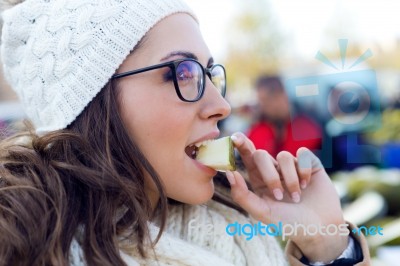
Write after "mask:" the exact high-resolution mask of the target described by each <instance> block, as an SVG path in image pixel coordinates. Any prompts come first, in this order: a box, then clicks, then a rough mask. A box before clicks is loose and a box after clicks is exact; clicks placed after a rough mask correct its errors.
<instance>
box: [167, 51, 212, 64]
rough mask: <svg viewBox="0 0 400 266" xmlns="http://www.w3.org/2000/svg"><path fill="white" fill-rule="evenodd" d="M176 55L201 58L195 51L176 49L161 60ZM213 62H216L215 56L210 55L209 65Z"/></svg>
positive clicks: (195, 58)
mask: <svg viewBox="0 0 400 266" xmlns="http://www.w3.org/2000/svg"><path fill="white" fill-rule="evenodd" d="M174 56H182V57H184V58H191V59H194V60H197V61H199V58H198V57H197V56H196V55H195V54H194V53H192V52H188V51H174V52H171V53H169V54H168V55H167V56H165V57H163V58H162V59H161V61H164V60H167V59H169V58H171V57H174ZM212 64H214V58H212V57H210V58H209V59H208V62H207V66H209V65H212Z"/></svg>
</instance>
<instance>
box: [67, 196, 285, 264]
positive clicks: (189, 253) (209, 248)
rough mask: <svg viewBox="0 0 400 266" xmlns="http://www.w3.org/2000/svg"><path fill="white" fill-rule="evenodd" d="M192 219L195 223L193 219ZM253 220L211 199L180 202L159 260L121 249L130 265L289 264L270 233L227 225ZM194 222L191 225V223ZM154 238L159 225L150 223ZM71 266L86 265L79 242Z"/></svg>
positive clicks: (162, 242)
mask: <svg viewBox="0 0 400 266" xmlns="http://www.w3.org/2000/svg"><path fill="white" fill-rule="evenodd" d="M191 221H192V222H191ZM236 221H237V222H238V223H240V224H246V223H251V220H250V219H249V218H247V217H246V216H244V215H243V214H241V213H239V212H238V211H236V210H234V209H232V208H230V207H227V206H225V205H223V204H220V203H218V202H215V201H209V202H208V203H207V204H206V205H194V206H193V205H187V204H182V205H177V206H172V207H171V208H170V210H169V215H168V218H167V225H166V229H165V231H164V232H163V234H162V236H161V238H160V240H159V242H158V243H157V245H156V246H155V252H156V256H157V260H155V259H154V257H152V252H148V255H149V258H148V259H147V260H143V259H142V258H141V257H140V256H139V255H138V253H136V252H131V253H129V254H128V252H126V251H125V252H123V251H121V256H122V258H123V259H124V261H125V262H126V263H127V265H129V266H133V265H134V266H136V265H149V266H156V265H157V266H165V265H178V266H183V265H185V266H188V265H190V266H197V265H198V266H205V265H207V266H242V265H248V266H262V265H272V266H281V265H287V262H286V259H285V258H284V255H283V251H282V249H281V247H280V246H279V244H278V242H277V241H276V239H274V238H273V237H271V236H267V235H266V236H255V237H253V238H252V239H251V240H248V241H247V240H246V237H245V236H238V235H235V236H230V235H228V234H227V233H226V231H225V228H226V226H227V225H228V224H229V223H234V222H236ZM190 225H191V226H190ZM149 228H150V235H151V238H152V239H155V237H156V236H157V234H158V231H159V228H158V227H157V226H156V225H155V224H153V223H149ZM71 265H74V266H75V265H76V266H77V265H85V263H84V261H83V254H82V250H81V248H80V246H79V244H78V243H77V242H76V241H75V240H74V242H73V243H72V245H71Z"/></svg>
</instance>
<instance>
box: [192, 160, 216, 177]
mask: <svg viewBox="0 0 400 266" xmlns="http://www.w3.org/2000/svg"><path fill="white" fill-rule="evenodd" d="M188 157H189V156H188ZM189 158H190V157H189ZM190 159H191V160H192V161H193V163H194V164H195V165H196V166H197V167H198V168H199V169H200V170H202V171H203V172H206V173H207V174H209V175H212V176H215V175H216V174H217V171H216V170H215V169H213V168H210V167H208V166H205V165H204V164H201V163H199V162H198V161H196V160H194V159H192V158H190Z"/></svg>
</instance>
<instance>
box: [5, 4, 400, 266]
mask: <svg viewBox="0 0 400 266" xmlns="http://www.w3.org/2000/svg"><path fill="white" fill-rule="evenodd" d="M187 2H188V3H189V5H190V6H192V8H193V9H194V10H195V12H196V13H197V14H198V18H199V21H200V27H201V30H202V32H203V35H204V38H205V40H206V42H207V44H208V45H209V48H210V50H211V52H212V54H213V56H214V58H215V61H216V62H218V63H222V64H224V65H225V66H226V70H227V75H228V93H227V99H228V101H229V102H230V104H231V106H232V115H231V116H230V117H229V118H228V119H226V120H224V121H222V122H221V125H220V126H221V129H222V131H223V134H224V135H228V134H231V133H233V132H235V131H242V132H244V133H246V134H247V135H248V136H249V137H250V138H251V139H252V140H253V142H254V143H255V145H256V146H257V148H260V149H265V150H267V151H268V152H270V153H271V154H273V155H276V154H277V153H278V152H279V151H281V150H288V151H290V152H292V153H295V151H296V150H297V148H298V147H301V146H306V147H308V148H310V149H312V150H313V151H314V152H315V153H316V154H317V155H318V156H319V158H320V159H321V160H322V162H323V163H324V166H325V167H326V169H327V171H328V173H329V175H330V176H331V178H332V180H333V181H334V183H335V186H336V187H337V190H338V192H339V195H340V197H341V201H342V204H343V208H344V211H345V217H346V219H347V220H348V221H351V222H353V223H356V224H357V225H359V226H363V225H365V226H378V225H379V226H381V227H383V233H384V235H383V236H381V235H375V236H374V235H368V236H367V239H368V242H369V246H370V249H371V253H372V254H373V257H374V261H373V265H398V262H397V261H398V260H399V259H400V109H399V108H400V27H399V25H400V17H399V16H398V11H399V10H400V1H396V0H379V1H378V0H369V1H362V0H324V1H320V0H301V1H292V0H247V1H239V0H229V1H228V0H218V1H215V0H213V1H212V0H202V1H195V0H187ZM23 118H24V112H23V109H22V108H21V106H20V105H19V103H18V101H17V98H16V96H15V94H14V93H13V92H12V91H11V90H10V89H9V87H8V86H7V84H6V83H5V82H4V81H3V79H1V81H0V133H1V135H0V138H4V137H6V136H8V135H10V134H12V133H14V132H16V131H18V130H20V129H21V121H22V119H23ZM396 259H397V260H396Z"/></svg>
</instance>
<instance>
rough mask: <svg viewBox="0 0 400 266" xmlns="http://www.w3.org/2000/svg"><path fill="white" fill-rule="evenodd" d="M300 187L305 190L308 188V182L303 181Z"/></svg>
mask: <svg viewBox="0 0 400 266" xmlns="http://www.w3.org/2000/svg"><path fill="white" fill-rule="evenodd" d="M300 187H301V188H302V189H305V188H306V187H307V181H306V180H301V182H300Z"/></svg>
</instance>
